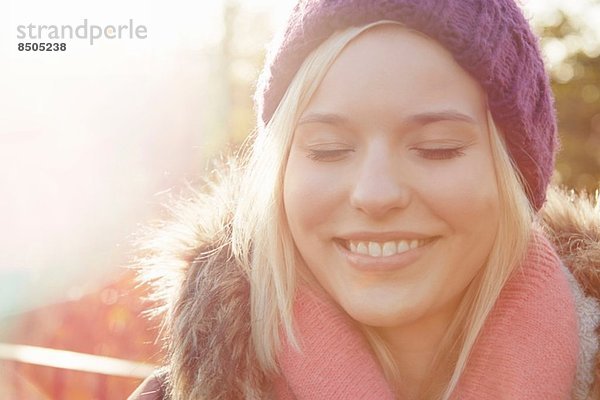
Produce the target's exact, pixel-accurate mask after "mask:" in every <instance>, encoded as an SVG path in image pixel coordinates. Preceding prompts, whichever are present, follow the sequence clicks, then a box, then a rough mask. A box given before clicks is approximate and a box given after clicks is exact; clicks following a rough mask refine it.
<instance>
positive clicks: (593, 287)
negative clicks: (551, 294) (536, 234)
mask: <svg viewBox="0 0 600 400" xmlns="http://www.w3.org/2000/svg"><path fill="white" fill-rule="evenodd" d="M547 196H548V197H547V202H546V204H545V205H544V208H543V209H542V213H541V217H542V219H543V226H544V230H545V231H546V234H547V236H548V237H549V238H550V240H551V241H552V242H553V244H554V246H555V248H556V250H557V252H558V254H559V256H560V258H561V259H562V261H563V262H564V263H565V265H566V266H567V267H568V268H569V270H570V271H571V273H572V274H573V276H574V277H575V278H576V280H577V282H578V284H579V286H580V288H581V289H582V290H583V292H584V294H585V297H586V298H583V299H577V297H578V295H577V293H575V297H576V301H577V303H578V306H579V307H578V308H580V309H583V311H584V313H586V311H587V313H588V314H589V313H590V312H591V313H593V314H595V315H587V316H586V315H580V325H581V326H582V329H585V327H586V325H588V326H589V325H590V324H591V325H592V329H593V328H594V326H595V329H596V336H595V337H592V338H590V337H589V335H588V336H586V335H585V333H584V332H582V333H581V336H582V348H583V349H584V350H585V347H586V346H588V347H592V346H594V345H595V349H596V357H595V367H594V373H593V377H590V379H592V380H593V383H592V389H591V393H590V394H589V395H588V398H589V399H590V400H592V399H600V353H599V352H598V350H597V346H598V340H599V338H600V326H599V325H598V319H599V318H600V317H599V315H598V301H600V192H597V193H596V196H595V198H593V197H592V196H589V195H588V194H586V193H580V194H576V193H575V192H574V191H565V190H563V189H558V188H555V187H551V188H550V189H549V190H548V195H547ZM580 311H581V310H580ZM580 314H581V312H580ZM593 339H595V341H594V342H593V343H592V340H593ZM592 348H594V347H592ZM585 356H588V355H582V357H585ZM578 375H579V372H578ZM578 378H579V376H578ZM586 380H587V379H586Z"/></svg>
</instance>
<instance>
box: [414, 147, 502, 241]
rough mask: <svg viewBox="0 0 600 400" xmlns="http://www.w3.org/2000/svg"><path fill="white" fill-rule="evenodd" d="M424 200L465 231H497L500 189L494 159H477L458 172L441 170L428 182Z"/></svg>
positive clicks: (436, 211)
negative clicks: (482, 229) (484, 228)
mask: <svg viewBox="0 0 600 400" xmlns="http://www.w3.org/2000/svg"><path fill="white" fill-rule="evenodd" d="M426 182H427V183H426V184H425V185H424V186H423V188H424V192H426V193H424V195H423V198H424V199H428V200H426V201H428V202H429V204H430V208H431V209H432V210H433V211H434V212H435V213H436V214H438V216H439V217H441V218H443V219H444V220H446V221H447V222H449V223H450V224H451V225H453V226H454V227H455V228H456V227H461V226H462V227H464V229H467V230H471V229H476V228H477V229H480V228H481V227H482V226H486V227H490V228H492V229H495V222H496V219H497V216H498V207H499V199H498V187H497V183H496V175H495V172H494V168H493V165H492V161H491V159H489V156H488V157H483V156H481V157H476V158H473V159H472V160H469V162H465V163H461V164H457V165H456V167H454V168H446V169H440V170H439V171H437V172H436V173H435V174H431V175H430V178H429V179H427V180H426Z"/></svg>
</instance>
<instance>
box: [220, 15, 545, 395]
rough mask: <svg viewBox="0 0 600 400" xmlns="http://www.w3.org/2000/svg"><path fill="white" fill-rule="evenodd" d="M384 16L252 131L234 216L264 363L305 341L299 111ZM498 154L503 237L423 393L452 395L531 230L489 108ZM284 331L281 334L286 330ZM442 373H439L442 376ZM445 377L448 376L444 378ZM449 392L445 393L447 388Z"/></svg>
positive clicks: (391, 366)
mask: <svg viewBox="0 0 600 400" xmlns="http://www.w3.org/2000/svg"><path fill="white" fill-rule="evenodd" d="M383 24H394V25H400V26H402V25H401V24H399V23H397V22H392V21H378V22H375V23H372V24H368V25H365V26H362V27H352V28H348V29H345V30H343V31H340V32H337V33H335V34H333V35H332V36H331V37H330V38H328V39H327V40H326V41H324V42H323V43H322V44H321V45H320V46H319V47H318V48H317V49H315V50H314V51H313V52H312V53H311V54H310V55H309V56H308V57H307V59H306V60H305V61H304V63H303V64H302V66H301V67H300V69H299V71H298V72H297V74H296V76H295V77H294V79H293V80H292V82H291V83H290V85H289V87H288V89H287V92H286V93H285V95H284V97H283V99H282V100H281V102H280V104H279V106H278V108H277V109H276V110H275V113H274V114H273V116H272V118H271V120H270V122H269V123H268V124H267V125H266V126H264V127H260V128H259V130H258V131H257V132H255V134H254V136H253V137H252V139H251V140H252V141H251V142H250V143H252V147H251V148H249V152H248V153H247V154H245V155H244V156H245V159H246V163H245V166H244V168H245V176H244V178H243V180H242V183H241V185H242V186H241V188H240V195H239V200H240V201H239V205H238V207H237V209H236V213H235V215H234V219H233V226H232V250H233V254H234V256H235V257H236V258H237V260H238V262H240V264H241V265H243V266H245V268H246V269H247V273H248V276H249V279H250V284H251V295H250V296H251V330H252V341H253V344H254V346H255V348H256V352H257V358H258V360H259V362H260V363H261V366H262V367H263V368H264V369H265V370H267V371H271V372H276V371H277V360H276V355H277V353H278V351H279V350H280V348H281V342H282V339H283V340H286V341H288V343H290V344H292V345H293V346H295V347H297V348H298V347H299V346H298V344H297V341H296V338H295V336H294V329H293V308H292V307H293V299H294V290H295V286H296V281H297V279H298V277H297V275H296V274H297V270H296V259H295V257H296V253H295V246H294V242H293V240H292V238H291V234H290V232H289V229H288V227H287V222H286V217H285V211H284V208H283V194H282V193H283V176H284V172H285V168H286V163H287V158H288V154H289V149H290V146H291V141H292V137H293V133H294V130H295V126H296V122H297V119H298V118H299V116H300V113H301V112H302V110H303V109H304V108H305V107H306V105H307V104H308V101H309V100H310V98H311V96H312V95H313V94H314V92H315V91H316V89H317V87H318V86H319V84H320V82H321V81H322V79H323V77H324V76H325V74H326V72H327V71H328V69H329V67H330V66H331V65H332V63H333V62H334V61H335V59H336V57H337V56H338V55H339V54H340V52H341V51H342V50H343V49H344V47H345V46H346V45H347V44H348V43H349V42H350V41H352V40H353V39H354V38H355V37H357V36H358V35H360V34H361V33H362V32H364V31H366V30H368V29H371V28H372V27H375V26H379V25H383ZM488 125H489V135H490V143H491V151H492V157H493V161H494V167H495V172H496V179H497V184H498V188H499V197H500V199H499V200H500V221H499V227H498V232H497V238H496V240H495V243H494V245H493V247H492V249H491V251H490V254H489V257H488V261H487V263H486V265H485V266H483V268H482V269H481V270H480V271H479V273H478V275H477V277H476V278H475V279H474V281H473V284H471V285H470V287H469V288H468V290H467V292H466V294H465V296H464V298H463V301H462V302H461V304H460V306H459V309H458V311H457V313H456V316H455V318H454V320H453V322H452V323H451V325H450V329H449V330H448V332H447V334H446V336H445V337H444V339H443V340H442V345H441V347H440V349H439V351H438V353H437V355H436V357H435V360H434V364H433V366H432V369H431V374H430V377H429V378H428V381H431V382H434V381H435V382H438V384H437V385H424V387H427V386H430V387H433V388H434V389H432V390H431V391H428V392H427V393H424V394H423V396H425V397H423V398H438V396H440V395H441V396H442V398H443V399H448V398H449V396H450V394H451V393H452V391H453V390H454V388H455V387H456V385H457V383H458V380H459V378H460V376H461V374H462V372H463V371H464V369H465V366H466V364H467V361H468V357H469V353H470V351H471V349H472V347H473V345H474V343H475V340H476V339H477V336H478V334H479V332H480V331H481V328H482V326H483V324H484V322H485V320H486V318H487V316H488V314H489V312H490V310H491V308H492V306H493V305H494V303H495V301H496V299H497V298H498V295H499V293H500V291H501V289H502V287H503V286H504V284H505V282H506V281H507V280H508V278H509V276H510V274H511V272H512V270H513V269H514V267H515V266H516V265H517V264H518V263H519V261H520V260H521V259H522V257H523V255H524V253H525V250H526V247H527V243H528V241H529V238H530V234H531V227H532V221H533V215H534V213H533V210H532V208H531V206H530V203H529V201H528V199H527V196H526V194H525V190H524V186H523V184H522V182H523V180H522V178H521V177H520V175H519V173H518V170H517V168H516V167H515V165H514V164H513V162H512V160H511V159H510V157H509V155H508V152H507V150H506V146H505V144H504V142H503V139H502V136H501V135H500V132H498V131H497V129H496V126H495V124H494V121H493V119H492V117H491V115H490V114H489V113H488ZM282 331H283V333H284V337H283V338H282V337H281V334H280V332H282ZM364 332H365V335H366V337H367V339H368V341H369V343H370V344H371V346H372V347H373V349H374V351H375V354H376V355H377V357H378V359H379V362H380V364H381V366H382V368H383V370H384V372H385V375H386V377H387V379H388V381H389V382H390V384H392V385H393V386H395V382H398V372H397V368H396V366H395V363H394V360H393V357H391V353H390V352H389V350H388V348H387V345H386V343H385V342H384V341H383V339H381V337H379V336H378V335H377V333H376V332H375V331H374V330H372V329H369V328H364ZM444 362H451V363H455V367H454V369H453V371H452V373H451V374H446V375H443V374H442V375H440V374H437V373H434V372H436V371H437V369H438V367H439V366H440V365H442V364H444ZM440 376H441V377H442V378H439V377H440ZM440 380H441V381H442V382H441V383H440ZM442 392H443V393H442Z"/></svg>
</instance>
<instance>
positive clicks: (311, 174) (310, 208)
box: [283, 154, 342, 235]
mask: <svg viewBox="0 0 600 400" xmlns="http://www.w3.org/2000/svg"><path fill="white" fill-rule="evenodd" d="M305 158H306V157H303V156H300V155H294V154H291V155H290V158H289V160H288V164H287V167H286V171H285V176H284V184H283V203H284V208H285V213H286V216H287V219H288V223H289V226H290V230H291V231H292V234H293V235H295V233H297V232H299V231H303V230H304V231H305V230H308V229H312V228H314V227H315V226H317V225H320V224H322V223H326V222H328V221H329V220H330V218H331V216H332V215H333V214H334V213H335V210H336V209H338V208H339V206H340V200H341V198H342V196H341V191H342V189H341V186H342V185H341V184H340V177H339V174H332V173H328V172H327V171H325V170H324V169H323V168H318V169H317V168H315V167H314V165H312V162H311V160H308V159H306V161H305V160H304V159H305Z"/></svg>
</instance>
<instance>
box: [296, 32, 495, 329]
mask: <svg viewBox="0 0 600 400" xmlns="http://www.w3.org/2000/svg"><path fill="white" fill-rule="evenodd" d="M487 132H488V131H487V120H486V108H485V101H484V94H483V92H482V90H481V88H480V87H479V85H478V84H477V83H476V82H475V81H474V79H473V78H471V77H470V76H469V75H468V74H467V73H466V72H465V71H464V70H463V69H462V68H461V67H460V66H458V64H456V62H455V61H453V59H452V56H451V55H450V54H449V53H448V52H447V51H446V50H445V49H443V48H442V47H441V46H440V45H438V44H437V43H435V42H433V41H431V40H429V39H427V38H425V37H423V36H420V35H417V34H415V33H412V32H410V31H407V30H404V29H402V28H398V27H385V28H384V29H379V28H376V29H371V30H369V31H367V32H365V33H363V34H361V35H360V36H359V37H358V38H356V39H355V40H353V41H352V42H351V43H350V44H349V45H348V46H347V47H346V48H345V49H344V50H343V51H342V53H341V54H340V55H339V57H338V58H337V59H336V61H335V62H334V63H333V65H332V66H331V68H330V69H329V71H328V73H327V74H326V76H325V78H324V80H323V81H322V83H321V85H320V86H319V88H318V90H317V92H316V93H315V95H314V96H313V98H312V99H311V101H310V103H309V104H308V106H307V108H306V109H305V110H304V111H303V113H302V115H301V117H300V119H299V122H298V124H297V127H296V131H295V133H294V137H293V141H292V145H291V150H290V155H289V160H288V163H287V167H286V171H285V180H284V205H285V211H286V215H287V220H288V224H289V228H290V231H291V234H292V237H293V239H294V241H295V244H296V246H297V249H298V251H299V254H300V255H301V258H302V262H303V264H304V266H305V267H307V268H308V270H309V271H310V272H311V273H312V275H314V277H315V278H316V280H317V281H318V283H319V284H320V285H321V286H322V287H323V288H324V289H325V290H326V291H327V292H328V293H329V295H330V296H331V297H332V298H333V299H334V300H335V301H336V302H337V303H338V304H339V305H340V306H341V307H342V308H343V309H344V310H345V311H346V312H347V313H348V314H349V315H350V316H352V317H353V318H354V319H356V320H357V321H359V322H361V323H363V324H367V325H371V326H375V327H396V326H407V325H409V324H413V323H419V322H423V321H427V320H430V319H432V318H433V319H435V318H437V317H441V316H442V315H446V316H447V315H449V314H451V313H452V312H453V311H454V309H455V307H456V305H457V303H458V301H459V300H460V299H461V298H462V295H463V294H464V292H465V289H466V288H467V286H468V285H469V283H470V282H471V280H472V279H473V277H474V276H475V274H476V273H477V272H478V270H479V269H480V268H481V267H482V266H483V264H484V263H485V262H486V258H487V256H488V254H489V252H490V248H491V246H492V243H493V242H494V239H495V234H496V231H497V226H498V218H499V217H498V188H497V185H496V178H495V173H494V168H493V163H492V156H491V150H490V142H489V138H488V133H487Z"/></svg>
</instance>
